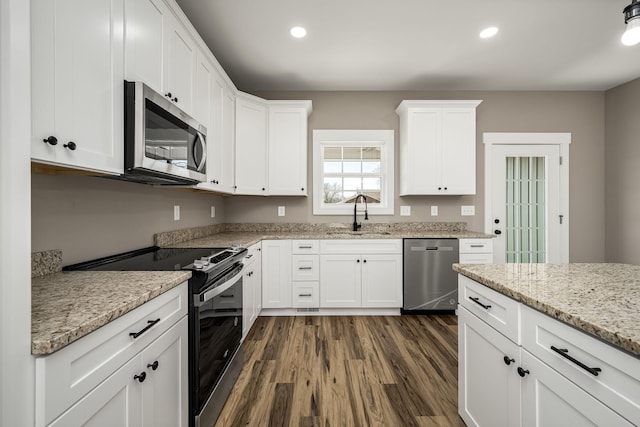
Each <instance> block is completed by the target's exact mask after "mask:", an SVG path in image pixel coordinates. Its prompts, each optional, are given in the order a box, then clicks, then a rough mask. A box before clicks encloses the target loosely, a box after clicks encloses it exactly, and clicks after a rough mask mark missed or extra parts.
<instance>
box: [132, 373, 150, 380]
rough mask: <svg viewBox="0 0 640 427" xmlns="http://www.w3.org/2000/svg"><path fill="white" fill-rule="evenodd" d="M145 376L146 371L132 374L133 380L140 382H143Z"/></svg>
mask: <svg viewBox="0 0 640 427" xmlns="http://www.w3.org/2000/svg"><path fill="white" fill-rule="evenodd" d="M145 378H147V373H146V372H144V371H143V372H142V373H141V374H140V375H134V376H133V379H134V380H138V381H140V382H141V383H143V382H144V379H145Z"/></svg>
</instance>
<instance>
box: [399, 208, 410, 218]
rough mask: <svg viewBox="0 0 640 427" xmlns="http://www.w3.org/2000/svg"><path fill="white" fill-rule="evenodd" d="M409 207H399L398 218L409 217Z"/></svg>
mask: <svg viewBox="0 0 640 427" xmlns="http://www.w3.org/2000/svg"><path fill="white" fill-rule="evenodd" d="M410 215H411V206H400V216H410Z"/></svg>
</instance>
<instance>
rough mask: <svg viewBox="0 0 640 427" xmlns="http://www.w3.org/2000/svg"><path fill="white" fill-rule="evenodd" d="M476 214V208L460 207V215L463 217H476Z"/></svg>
mask: <svg viewBox="0 0 640 427" xmlns="http://www.w3.org/2000/svg"><path fill="white" fill-rule="evenodd" d="M475 214H476V207H475V206H473V205H470V206H460V215H462V216H474V215H475Z"/></svg>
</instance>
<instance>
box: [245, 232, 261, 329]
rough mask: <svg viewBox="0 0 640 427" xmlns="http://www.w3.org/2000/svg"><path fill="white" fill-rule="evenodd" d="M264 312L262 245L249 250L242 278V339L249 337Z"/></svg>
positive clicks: (251, 247) (252, 246)
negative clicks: (254, 324) (261, 312)
mask: <svg viewBox="0 0 640 427" xmlns="http://www.w3.org/2000/svg"><path fill="white" fill-rule="evenodd" d="M261 310H262V244H261V243H260V242H258V243H256V244H254V245H251V246H250V247H249V248H248V252H247V256H246V257H245V258H244V276H243V277H242V339H243V340H244V338H245V337H246V336H247V334H248V333H249V331H250V330H251V327H252V326H253V323H254V322H255V321H256V319H257V318H258V316H259V315H260V311H261Z"/></svg>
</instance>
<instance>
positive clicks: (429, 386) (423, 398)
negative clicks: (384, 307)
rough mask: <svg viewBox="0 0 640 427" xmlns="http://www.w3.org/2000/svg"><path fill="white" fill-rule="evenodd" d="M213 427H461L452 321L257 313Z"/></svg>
mask: <svg viewBox="0 0 640 427" xmlns="http://www.w3.org/2000/svg"><path fill="white" fill-rule="evenodd" d="M244 346H245V365H244V368H243V370H242V373H241V374H240V377H239V378H238V381H237V383H236V385H235V387H234V389H233V391H232V393H231V395H230V396H229V399H228V400H227V403H226V405H225V407H224V409H223V411H222V414H221V415H220V418H219V419H218V422H217V423H216V426H215V427H232V426H296V427H298V426H300V427H311V426H323V427H345V426H363V427H368V426H393V427H395V426H419V427H424V426H464V423H463V422H462V421H461V420H460V418H459V417H458V411H457V401H458V397H457V365H458V355H457V318H456V316H454V315H410V316H395V317H313V316H310V317H260V318H258V320H257V321H256V324H255V325H254V326H253V328H252V330H251V332H250V333H249V336H248V337H247V339H246V340H245V343H244Z"/></svg>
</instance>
